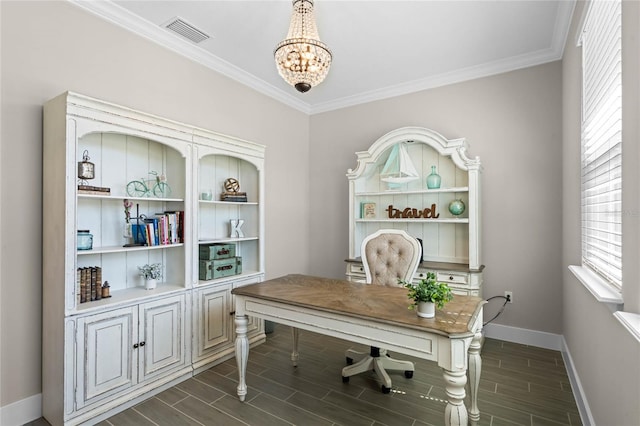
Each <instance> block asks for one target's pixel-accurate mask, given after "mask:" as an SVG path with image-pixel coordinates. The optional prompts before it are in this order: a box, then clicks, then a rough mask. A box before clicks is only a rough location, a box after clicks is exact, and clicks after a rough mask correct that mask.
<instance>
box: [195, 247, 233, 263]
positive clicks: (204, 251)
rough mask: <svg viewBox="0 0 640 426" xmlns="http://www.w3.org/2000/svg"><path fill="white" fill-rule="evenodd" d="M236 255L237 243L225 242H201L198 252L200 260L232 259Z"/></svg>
mask: <svg viewBox="0 0 640 426" xmlns="http://www.w3.org/2000/svg"><path fill="white" fill-rule="evenodd" d="M235 256H236V245H235V244H224V243H213V244H201V245H200V248H199V253H198V258H199V259H200V260H214V259H230V258H232V257H235Z"/></svg>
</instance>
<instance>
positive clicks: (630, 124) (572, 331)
mask: <svg viewBox="0 0 640 426" xmlns="http://www.w3.org/2000/svg"><path fill="white" fill-rule="evenodd" d="M583 8H584V3H583V2H579V3H578V5H577V7H576V11H575V13H574V18H573V25H572V29H571V31H570V33H569V38H568V40H567V45H566V47H565V51H564V58H563V76H562V82H563V86H562V87H563V111H562V112H563V143H562V154H563V162H562V169H563V179H562V181H563V198H562V212H563V214H562V218H563V229H562V236H563V253H562V254H563V257H562V272H563V293H564V297H563V304H562V325H563V328H562V329H563V334H564V338H565V340H566V343H567V347H568V350H569V353H570V354H571V356H572V359H573V363H574V366H575V369H576V371H577V374H578V376H579V378H580V381H581V383H582V389H583V392H584V395H585V396H586V400H587V401H588V404H589V406H590V409H591V413H592V415H593V421H594V424H597V425H636V424H638V422H639V421H640V344H639V343H638V341H636V340H635V339H634V338H633V337H632V336H631V335H630V333H629V332H627V331H626V330H624V329H623V327H622V326H621V325H620V323H619V322H618V321H617V320H616V319H615V318H614V317H613V315H612V312H611V310H610V309H609V307H608V306H607V305H605V304H602V303H599V302H597V301H596V300H595V299H594V297H593V296H592V295H591V294H590V293H589V292H588V291H587V290H586V289H585V288H584V287H583V286H582V285H581V284H580V282H579V281H578V280H576V278H575V277H574V275H573V274H572V273H571V272H570V271H569V270H568V269H567V267H568V266H569V265H580V256H581V250H580V240H581V239H580V222H579V220H577V218H578V217H579V212H580V98H581V89H580V87H581V80H582V77H581V73H582V71H581V65H580V64H581V59H580V55H581V50H580V49H579V48H578V47H576V43H575V41H576V38H575V35H576V31H577V25H578V22H579V21H580V17H581V16H582V12H583ZM623 16H624V17H623V43H622V46H623V60H624V61H625V68H624V69H623V102H624V104H623V107H624V108H626V110H625V112H624V114H625V115H624V117H623V152H624V154H623V155H625V156H626V157H627V158H626V159H625V161H626V163H625V164H623V167H625V171H623V173H625V175H624V179H625V181H624V182H633V184H631V185H626V184H624V183H623V187H625V190H626V192H625V194H624V196H625V198H624V201H623V202H624V206H623V209H624V210H625V211H628V212H630V213H632V214H625V215H624V217H623V222H625V225H623V226H629V225H631V226H632V228H633V227H635V229H636V232H635V234H634V233H632V232H629V233H626V232H625V233H623V238H624V240H623V244H624V250H625V251H624V252H623V259H624V261H625V263H624V268H625V272H624V274H625V275H624V282H625V283H631V284H630V285H629V287H630V288H634V287H635V289H636V291H637V289H640V286H638V280H637V278H638V276H637V268H638V262H637V259H638V255H639V252H638V249H637V247H638V234H637V226H638V224H637V222H638V218H639V217H640V214H638V208H637V206H638V185H637V182H638V180H637V173H638V170H637V169H638V167H637V166H638V164H640V161H639V160H640V158H638V132H637V125H638V124H637V123H638V118H639V112H640V110H639V109H638V98H639V96H638V95H640V93H639V91H638V82H637V79H638V66H637V65H638V60H639V54H638V52H640V49H639V46H638V40H637V34H638V28H640V27H639V25H638V23H639V22H640V19H639V18H640V4H638V3H637V2H631V1H629V2H626V1H625V2H624V4H623ZM634 64H635V65H634ZM629 66H631V68H628V67H629ZM634 68H635V69H634ZM628 71H631V72H628ZM627 165H629V167H627ZM628 173H631V175H628ZM634 174H635V176H636V178H635V179H634V178H633V175H634ZM629 176H630V177H631V178H630V179H629V180H626V179H627V177H629ZM628 189H631V190H632V191H635V196H633V194H630V192H629V191H628ZM627 194H630V195H631V196H630V197H628V196H627ZM634 206H635V207H634ZM633 212H635V213H633ZM627 237H629V238H627ZM628 259H630V261H628ZM628 274H629V275H628ZM633 274H636V275H635V279H628V278H630V277H632V276H633ZM636 297H637V293H635V294H634V292H633V291H627V292H625V294H624V298H625V307H626V309H629V310H631V311H633V312H638V311H637V306H638V303H637V302H638V301H637V300H636ZM634 309H635V310H634Z"/></svg>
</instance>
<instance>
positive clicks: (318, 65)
mask: <svg viewBox="0 0 640 426" xmlns="http://www.w3.org/2000/svg"><path fill="white" fill-rule="evenodd" d="M274 56H275V59H276V66H277V67H278V72H279V73H280V75H281V76H282V78H284V79H285V80H286V81H287V83H289V84H291V85H292V86H294V87H295V88H296V89H297V90H298V91H299V92H302V93H304V92H307V91H308V90H309V89H311V88H312V87H313V86H316V85H318V84H320V83H322V81H323V80H324V78H325V77H326V76H327V73H328V72H329V67H330V66H331V51H330V50H329V48H328V47H327V45H326V44H324V43H323V42H321V41H320V37H319V36H318V29H317V28H316V19H315V17H314V15H313V1H312V0H293V14H292V15H291V24H290V25H289V33H288V34H287V38H286V39H285V40H282V41H281V42H280V43H278V45H277V46H276V49H275V51H274Z"/></svg>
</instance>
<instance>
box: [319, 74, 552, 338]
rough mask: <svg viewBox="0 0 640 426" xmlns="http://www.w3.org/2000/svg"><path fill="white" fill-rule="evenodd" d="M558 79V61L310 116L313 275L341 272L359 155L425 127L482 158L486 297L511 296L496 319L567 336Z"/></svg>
mask: <svg viewBox="0 0 640 426" xmlns="http://www.w3.org/2000/svg"><path fill="white" fill-rule="evenodd" d="M561 76H562V74H561V64H560V62H553V63H549V64H546V65H541V66H537V67H532V68H527V69H524V70H520V71H515V72H510V73H506V74H501V75H496V76H493V77H489V78H483V79H478V80H474V81H468V82H465V83H460V84H455V85H451V86H446V87H442V88H438V89H432V90H427V91H423V92H419V93H414V94H411V95H405V96H401V97H396V98H392V99H388V100H383V101H378V102H371V103H368V104H364V105H360V106H355V107H351V108H346V109H342V110H338V111H333V112H327V113H324V114H319V115H314V116H312V117H311V144H310V146H311V148H310V150H311V152H310V153H311V158H312V159H313V160H312V162H311V164H310V171H311V194H312V197H311V224H312V226H311V236H310V237H311V242H312V247H313V249H312V253H311V272H312V273H314V274H318V275H329V276H335V277H341V276H344V273H345V264H344V259H345V258H346V257H347V255H348V242H349V240H348V235H347V232H348V227H347V226H348V223H347V217H348V204H347V199H348V184H347V178H346V177H345V174H346V172H347V169H349V168H354V167H355V166H356V156H355V154H354V153H355V152H356V151H363V150H366V149H367V148H368V147H369V146H370V145H371V144H372V143H373V142H374V141H375V140H376V139H377V138H379V137H380V136H382V135H383V134H385V133H386V132H388V131H390V130H393V129H395V128H398V127H402V126H421V127H427V128H430V129H433V130H435V131H437V132H439V133H441V134H442V135H443V136H445V137H446V138H449V139H453V138H459V137H464V138H466V139H467V141H468V142H469V144H470V150H469V152H470V154H471V155H472V156H479V157H480V159H481V161H482V165H483V168H484V172H483V175H482V180H483V182H482V215H483V217H482V232H483V241H482V250H483V263H484V264H485V265H486V269H485V275H484V279H485V281H484V296H485V297H490V296H494V295H503V294H504V291H505V290H511V291H513V296H514V303H512V304H511V305H508V308H507V309H506V310H505V313H504V314H503V315H502V316H500V317H499V318H498V319H497V320H496V323H500V324H505V325H510V326H514V327H521V328H527V329H532V330H539V331H545V332H550V333H561V332H562V328H561V311H560V308H561V303H562V294H561V293H560V292H559V289H560V288H561V283H562V279H561V265H560V259H561V253H562V252H561V246H562V234H561V207H562V186H561V185H562V183H561V182H562V174H561V164H562V159H561V155H562V151H561V149H562V126H561V115H562V114H561V112H562V111H561V103H562V91H561ZM497 307H498V304H495V305H494V304H493V302H492V304H491V305H490V306H489V307H488V308H487V314H486V315H487V317H489V315H491V316H493V313H495V312H496V309H495V308H497Z"/></svg>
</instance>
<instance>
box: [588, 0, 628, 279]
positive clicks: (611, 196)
mask: <svg viewBox="0 0 640 426" xmlns="http://www.w3.org/2000/svg"><path fill="white" fill-rule="evenodd" d="M589 7H590V8H589V10H588V12H587V15H586V19H585V23H584V30H583V33H582V35H581V40H580V41H581V43H582V157H581V162H582V176H581V180H582V189H581V192H582V203H581V204H582V263H583V265H584V266H586V267H588V268H590V269H591V270H593V271H594V272H596V273H597V274H598V275H600V276H601V277H602V278H604V279H605V280H606V281H608V282H610V283H611V284H613V285H614V286H616V287H617V288H621V287H622V99H621V95H622V79H621V74H622V73H621V36H622V31H621V30H622V28H621V26H622V19H621V1H620V0H614V1H610V0H606V1H602V0H594V1H592V2H591V4H590V6H589Z"/></svg>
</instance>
